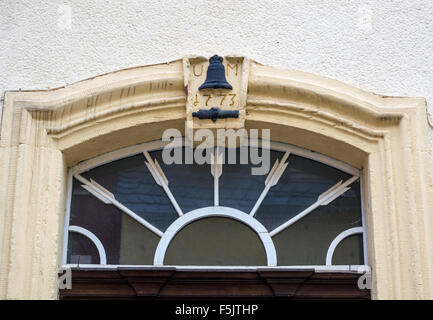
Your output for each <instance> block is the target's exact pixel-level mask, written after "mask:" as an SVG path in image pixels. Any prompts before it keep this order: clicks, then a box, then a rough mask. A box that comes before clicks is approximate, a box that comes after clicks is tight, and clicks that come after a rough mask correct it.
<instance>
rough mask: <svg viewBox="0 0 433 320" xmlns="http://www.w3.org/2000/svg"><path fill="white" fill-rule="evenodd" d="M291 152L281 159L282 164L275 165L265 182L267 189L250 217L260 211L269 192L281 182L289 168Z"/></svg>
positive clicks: (276, 163)
mask: <svg viewBox="0 0 433 320" xmlns="http://www.w3.org/2000/svg"><path fill="white" fill-rule="evenodd" d="M289 155H290V152H288V151H287V152H286V153H285V154H284V156H283V157H282V159H281V162H280V163H278V160H277V161H276V162H275V165H274V166H273V168H272V169H271V171H270V172H269V175H268V177H267V178H266V182H265V188H264V189H263V191H262V193H261V194H260V196H259V198H258V199H257V202H256V203H255V205H254V207H253V208H252V209H251V212H250V216H252V217H254V215H255V214H256V212H257V210H258V209H259V207H260V205H261V204H262V202H263V200H264V199H265V197H266V195H267V194H268V192H269V190H270V189H271V188H272V187H273V186H275V185H276V184H277V183H278V181H279V180H280V178H281V176H282V175H283V173H284V170H285V169H286V167H287V163H286V161H287V158H288V157H289Z"/></svg>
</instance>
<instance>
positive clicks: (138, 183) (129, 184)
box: [82, 153, 178, 241]
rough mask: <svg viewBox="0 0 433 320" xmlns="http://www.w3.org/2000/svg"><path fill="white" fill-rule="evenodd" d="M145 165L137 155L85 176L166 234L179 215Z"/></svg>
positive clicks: (142, 157) (142, 156)
mask: <svg viewBox="0 0 433 320" xmlns="http://www.w3.org/2000/svg"><path fill="white" fill-rule="evenodd" d="M153 154H154V153H152V156H153ZM144 161H145V158H144V155H143V154H138V155H136V156H132V157H128V158H124V159H121V160H117V161H113V162H110V163H108V164H105V165H102V166H100V167H97V168H95V169H92V170H90V171H88V172H85V173H83V174H82V175H83V176H84V177H85V178H87V179H90V178H91V179H93V180H95V181H96V182H97V183H99V184H100V185H102V186H103V187H104V188H106V189H107V190H109V191H110V192H112V193H113V194H114V196H115V197H116V200H118V201H119V202H120V203H122V204H123V205H124V206H126V207H128V208H129V209H131V210H132V211H134V212H135V213H136V214H137V215H139V216H140V217H142V218H143V219H145V220H146V221H148V222H149V223H151V224H153V225H154V226H155V227H157V228H158V229H160V230H161V231H165V229H167V227H168V226H169V225H170V224H171V223H172V222H173V221H174V220H175V219H176V218H177V217H178V215H177V213H176V211H175V210H174V208H173V206H172V204H171V202H170V200H169V198H168V197H167V195H166V194H165V192H164V190H163V189H162V188H161V187H160V186H158V185H157V184H156V183H155V180H154V179H153V177H152V175H151V173H150V171H149V170H148V169H147V166H146V165H145V163H144ZM97 201H99V200H97ZM101 241H102V240H101Z"/></svg>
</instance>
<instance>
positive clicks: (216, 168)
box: [211, 147, 223, 207]
mask: <svg viewBox="0 0 433 320" xmlns="http://www.w3.org/2000/svg"><path fill="white" fill-rule="evenodd" d="M222 166H223V163H222V154H220V152H219V151H218V147H216V148H215V149H214V153H213V154H212V155H211V174H212V175H213V181H214V206H215V207H218V206H219V178H220V176H221V174H222V169H223V168H222Z"/></svg>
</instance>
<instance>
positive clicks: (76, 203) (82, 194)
mask: <svg viewBox="0 0 433 320" xmlns="http://www.w3.org/2000/svg"><path fill="white" fill-rule="evenodd" d="M103 182H105V184H106V185H109V184H108V180H104V181H103ZM122 214H124V213H122V212H121V211H120V210H119V209H117V208H116V207H115V206H113V205H108V204H105V203H103V202H102V201H100V200H98V199H97V198H95V197H94V196H93V195H92V194H90V193H89V192H88V191H87V190H86V189H84V188H83V187H81V183H80V182H79V181H78V180H75V179H74V182H73V190H72V202H71V213H70V225H75V226H79V227H83V228H84V229H87V230H89V231H90V232H92V233H93V234H95V236H96V237H97V238H98V239H99V240H100V241H101V242H102V244H103V246H104V248H105V253H106V255H107V263H108V264H118V262H119V246H120V223H121V218H122ZM98 261H99V259H98Z"/></svg>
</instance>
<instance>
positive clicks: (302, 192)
mask: <svg viewBox="0 0 433 320" xmlns="http://www.w3.org/2000/svg"><path fill="white" fill-rule="evenodd" d="M288 163H289V165H288V166H287V168H286V170H285V171H284V173H283V175H282V176H281V178H280V180H279V182H278V184H277V185H276V186H274V187H272V188H271V189H270V190H269V192H268V194H267V196H266V198H265V199H264V200H263V202H262V205H261V206H260V208H259V209H258V210H257V212H256V215H255V217H256V219H257V220H259V221H260V222H261V223H262V224H263V225H264V226H265V227H266V228H267V229H268V230H269V231H272V230H273V229H275V228H276V227H278V226H279V225H281V224H283V223H284V222H286V221H287V220H289V219H290V218H292V217H294V216H295V215H297V214H298V213H300V212H302V211H303V210H304V209H306V208H308V207H309V206H310V205H312V204H313V203H314V202H316V200H317V198H318V196H319V195H320V194H321V193H323V192H325V191H326V190H328V189H329V188H330V187H332V186H333V185H335V184H336V183H337V182H338V181H340V180H343V182H344V181H346V180H347V179H349V178H350V177H351V176H350V175H349V174H347V173H344V172H342V171H340V170H338V169H335V168H333V167H330V166H328V165H326V164H323V163H321V162H318V161H314V160H310V159H307V158H303V157H299V156H296V155H293V154H291V155H290V156H289V158H288Z"/></svg>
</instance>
